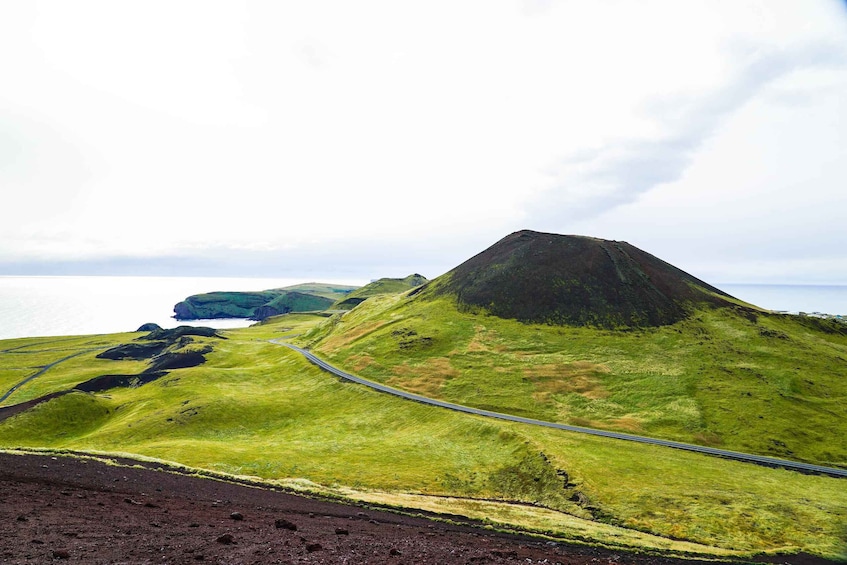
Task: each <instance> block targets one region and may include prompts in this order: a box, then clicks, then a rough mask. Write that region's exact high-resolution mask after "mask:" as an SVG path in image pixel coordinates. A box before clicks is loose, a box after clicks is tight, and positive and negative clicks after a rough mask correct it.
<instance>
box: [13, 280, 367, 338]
mask: <svg viewBox="0 0 847 565" xmlns="http://www.w3.org/2000/svg"><path fill="white" fill-rule="evenodd" d="M304 282H311V281H308V280H304V279H286V278H276V279H271V278H211V277H69V276H61V277H58V276H57V277H23V276H0V339H9V338H16V337H37V336H56V335H83V334H101V333H116V332H131V331H135V330H136V329H138V327H139V326H140V325H141V324H145V323H147V322H154V323H156V324H159V325H160V326H162V327H163V328H173V327H176V326H178V325H182V324H185V325H203V326H211V327H214V328H238V327H246V326H249V325H250V324H252V323H254V322H252V321H250V320H231V319H230V320H198V321H192V322H185V321H177V320H174V319H173V318H172V316H173V307H174V304H176V303H177V302H180V301H182V300H184V299H185V298H186V297H188V296H190V295H192V294H200V293H203V292H212V291H216V290H266V289H269V288H279V287H283V286H290V285H293V284H298V283H304ZM321 282H328V283H339V284H353V285H363V284H366V283H367V281H346V280H343V281H342V280H326V281H323V280H322V281H321Z"/></svg>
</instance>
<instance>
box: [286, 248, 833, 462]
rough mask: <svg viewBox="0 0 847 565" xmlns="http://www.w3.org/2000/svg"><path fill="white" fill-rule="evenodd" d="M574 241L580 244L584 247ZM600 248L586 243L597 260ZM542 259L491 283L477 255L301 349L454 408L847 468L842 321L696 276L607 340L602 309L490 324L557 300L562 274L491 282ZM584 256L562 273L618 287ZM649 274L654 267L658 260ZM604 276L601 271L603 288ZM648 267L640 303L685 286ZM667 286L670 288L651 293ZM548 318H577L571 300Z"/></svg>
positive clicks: (508, 259)
mask: <svg viewBox="0 0 847 565" xmlns="http://www.w3.org/2000/svg"><path fill="white" fill-rule="evenodd" d="M541 235H547V234H541ZM558 237H562V236H558ZM539 240H541V241H543V238H538V239H536V244H537V243H538V241H539ZM579 240H580V241H577V245H578V246H584V243H585V242H584V241H583V240H587V238H579ZM504 241H508V238H507V240H504ZM597 241H599V240H590V242H589V243H590V244H591V246H592V247H594V248H595V250H596V249H600V254H599V256H600V257H601V258H602V257H603V256H604V253H603V250H602V248H601V245H598V244H595V243H593V242H597ZM501 243H502V242H501ZM559 243H560V244H561V243H562V242H561V241H560V242H559ZM495 247H497V248H500V247H501V246H500V244H498V245H497V246H495ZM518 247H519V248H520V247H521V246H518ZM553 247H555V245H554V246H553ZM547 249H549V246H547V245H546V244H545V246H544V250H543V251H544V252H543V253H537V254H532V256H531V257H530V258H529V259H527V256H526V254H520V255H518V259H521V260H522V262H519V261H517V260H516V259H515V256H514V255H512V256H509V255H508V254H503V253H492V254H491V255H494V256H496V257H497V260H496V261H489V263H488V268H489V269H490V270H491V271H492V272H493V274H491V273H488V272H487V271H486V269H485V268H484V265H485V263H484V262H482V261H480V260H479V258H480V257H483V258H484V256H485V253H484V254H480V256H477V257H476V258H474V259H472V260H471V261H469V263H472V267H473V269H466V270H468V272H471V273H472V275H469V276H468V277H467V279H468V280H469V281H470V282H469V283H466V282H463V281H464V280H465V279H463V278H462V276H464V275H461V272H462V270H463V267H459V268H457V269H455V270H454V271H451V272H450V273H448V274H447V275H444V276H442V277H439V278H438V279H435V280H434V281H433V282H431V283H430V284H428V285H426V286H424V287H420V288H418V289H417V290H414V291H412V292H410V293H407V294H406V295H403V296H385V297H375V298H372V299H370V300H368V301H367V302H366V303H364V304H361V305H360V306H359V307H357V308H356V309H355V310H353V311H351V312H350V313H348V314H345V315H344V316H343V317H336V318H333V319H330V320H327V322H325V323H324V324H323V325H322V326H319V327H317V328H314V329H313V330H312V331H311V332H310V333H307V334H305V335H304V336H302V337H300V338H298V339H299V341H298V343H299V344H301V345H306V346H309V347H311V348H312V349H313V350H314V351H315V352H316V353H318V354H320V355H322V356H323V357H324V358H326V359H327V360H328V361H330V362H332V363H335V364H337V365H339V366H341V367H342V368H344V369H346V370H349V371H351V372H354V373H357V374H359V375H361V376H363V377H365V378H368V379H372V380H375V381H378V382H382V383H386V384H388V385H390V386H393V387H396V388H400V389H404V390H409V391H412V392H417V393H421V394H425V395H427V396H431V397H434V398H440V399H444V400H447V401H450V402H455V403H459V404H465V405H469V406H474V407H478V408H484V409H488V410H494V411H499V412H506V413H510V414H516V415H521V416H528V417H533V418H538V419H542V420H549V421H554V422H562V423H568V424H574V425H580V426H589V427H596V428H603V429H610V430H617V431H623V432H630V433H636V434H641V435H648V436H654V437H661V438H666V439H673V440H679V441H684V442H690V443H697V444H702V445H710V446H715V447H721V448H726V449H733V450H739V451H745V452H750V453H759V454H764V455H771V456H776V457H783V458H789V459H796V460H801V461H807V462H812V463H819V464H824V465H833V466H841V467H847V404H845V402H844V399H845V398H847V378H845V376H847V361H845V359H847V326H845V325H844V324H841V323H839V322H836V321H828V320H821V319H817V318H809V317H799V316H787V315H780V314H773V313H769V312H766V311H763V310H760V309H757V308H755V307H753V306H751V305H745V304H743V303H740V302H739V301H737V300H735V299H732V298H731V297H728V296H726V295H723V294H718V292H719V291H716V292H712V291H709V288H710V287H708V285H706V284H705V283H702V281H701V282H700V283H698V284H697V285H696V287H694V288H692V289H691V292H690V293H686V292H684V291H681V290H679V291H671V292H665V293H664V294H663V296H664V297H665V298H663V299H662V301H658V300H656V301H652V302H651V301H645V302H638V301H637V300H633V311H635V310H639V311H641V312H642V313H645V315H644V317H643V318H642V319H645V320H646V319H650V318H651V316H652V314H651V311H650V308H651V307H653V306H655V309H656V310H657V311H670V310H666V305H667V304H671V305H673V308H677V309H678V310H679V311H680V312H681V313H682V314H681V315H682V316H683V317H682V319H680V320H679V321H677V322H675V323H672V324H663V325H658V326H652V325H647V326H644V327H632V326H627V327H625V328H623V329H608V328H607V327H606V326H607V325H608V324H607V323H606V322H609V321H612V319H611V318H604V314H603V312H604V310H603V308H602V307H601V308H598V309H597V310H596V311H593V312H594V313H595V315H594V316H593V318H592V322H599V327H597V326H595V325H593V323H592V324H588V323H584V322H583V323H581V324H578V323H570V324H559V325H554V324H541V323H522V322H519V321H517V320H514V319H507V317H504V316H499V315H493V314H492V313H491V312H492V311H496V312H502V311H503V310H504V308H505V307H506V306H508V305H509V304H518V303H526V304H529V303H531V302H532V297H533V296H537V295H538V294H541V295H546V296H548V298H549V297H554V296H555V293H556V292H558V291H557V290H556V289H558V288H560V285H559V284H558V280H560V279H559V278H557V277H552V276H549V271H548V279H549V280H548V282H550V286H552V287H554V288H553V290H549V289H545V288H543V284H542V283H543V281H542V279H541V278H540V275H537V276H535V278H534V281H535V282H534V284H533V285H528V286H527V287H526V288H524V289H522V290H521V289H518V288H516V287H513V286H511V284H507V285H505V286H503V287H500V286H498V285H499V284H500V282H501V281H502V280H511V279H512V278H513V277H514V275H513V273H511V272H510V270H511V269H512V268H514V266H515V265H517V268H518V270H519V271H521V272H524V271H533V272H544V268H545V267H548V266H549V265H560V264H561V261H559V259H561V258H558V259H556V260H555V261H553V260H551V258H550V256H549V254H546V253H547V252H546V250H547ZM500 250H501V251H502V249H500ZM521 253H523V251H521ZM629 253H630V255H635V253H634V252H632V251H630V252H629ZM640 253H642V254H643V252H640ZM566 255H567V254H566ZM533 258H534V259H533ZM591 260H592V264H591V265H590V268H588V269H587V270H589V271H590V272H589V273H588V275H586V274H585V273H581V272H580V268H579V267H578V266H577V265H575V264H573V263H572V262H571V263H569V264H568V269H569V272H570V274H569V275H568V276H569V277H571V278H573V279H580V278H581V279H582V280H583V281H588V283H583V284H589V285H592V284H601V283H600V282H597V281H603V280H605V281H606V282H603V283H602V284H605V285H610V284H612V281H613V280H620V279H619V277H618V276H617V274H616V272H615V270H614V269H612V270H611V271H608V270H605V271H604V269H605V266H606V265H610V264H611V265H613V262H612V261H607V262H606V263H605V264H603V265H601V268H598V264H599V263H600V261H598V260H597V257H596V254H594V255H592V259H591ZM533 261H536V262H537V264H536V263H533ZM652 263H653V265H661V263H660V262H659V260H658V259H655V258H653V260H652ZM510 264H512V267H510V266H509V265H510ZM504 265H505V266H504ZM665 265H666V264H665ZM583 267H585V265H583ZM583 270H586V269H583ZM630 271H631V272H634V271H635V269H630ZM557 272H558V271H557ZM598 272H600V273H601V274H603V273H606V274H608V273H609V272H611V273H612V279H608V278H607V279H603V278H602V277H598V276H596V273H598ZM651 272H652V273H653V275H651V276H650V277H648V280H649V281H650V285H645V288H647V289H648V290H647V292H650V291H649V288H651V287H657V286H661V287H663V288H666V289H667V288H670V289H672V288H674V286H675V285H676V287H677V288H682V286H679V285H680V284H682V285H683V286H686V287H687V286H688V283H690V282H691V279H693V277H691V278H690V279H687V278H683V277H682V276H681V275H680V276H678V277H677V279H676V280H675V279H673V277H674V276H677V273H681V271H678V269H675V268H673V267H670V266H667V268H665V270H664V272H662V273H659V274H658V275H657V274H656V267H652V271H651ZM592 277H593V282H592ZM661 277H664V280H665V282H664V283H662V285H654V284H653V282H655V280H656V279H658V278H661ZM634 278H635V277H634V275H631V274H630V275H627V277H625V279H629V282H624V283H621V286H625V287H626V289H625V295H624V296H623V298H622V299H625V300H630V299H631V297H634V296H638V295H639V293H640V292H641V291H642V290H644V289H637V288H632V287H633V284H632V282H631V280H632V279H634ZM457 279H459V280H458V281H457ZM481 280H489V281H490V284H489V285H488V286H485V285H482V284H481V283H480V281H481ZM694 280H696V279H694ZM492 281H493V282H492ZM691 284H693V283H691ZM469 286H470V287H472V288H471V291H472V292H471V291H468V287H469ZM689 288H691V287H689ZM701 289H705V290H701ZM715 290H716V289H715ZM482 291H484V293H485V294H486V295H487V296H489V304H490V307H489V308H482V307H470V306H469V303H468V302H467V296H468V294H469V293H471V294H473V293H475V292H482ZM568 292H569V291H568ZM614 292H615V291H614V289H612V290H611V291H606V294H607V295H609V296H612V295H614ZM545 293H546V294H545ZM568 296H572V295H571V294H568ZM557 307H558V306H556V305H555V304H554V305H553V306H552V307H551V308H552V309H555V308H557ZM558 308H559V311H560V312H567V311H578V309H577V308H575V307H574V306H573V305H572V304H564V305H562V306H561V307H558ZM673 308H671V309H673ZM523 311H526V310H523ZM581 311H584V310H581ZM657 315H658V314H657Z"/></svg>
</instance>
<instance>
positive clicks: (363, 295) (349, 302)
mask: <svg viewBox="0 0 847 565" xmlns="http://www.w3.org/2000/svg"><path fill="white" fill-rule="evenodd" d="M428 282H429V279H427V278H426V277H425V276H423V275H419V274H417V273H415V274H413V275H409V276H408V277H406V278H403V279H390V278H382V279H379V280H375V281H373V282H371V283H369V284H366V285H365V286H363V287H362V288H359V289H356V290H354V291H353V292H351V293H350V294H348V295H347V296H346V297H345V298H343V299H341V300H339V301H338V302H336V303H335V304H333V306H332V308H333V309H336V310H350V309H352V308H355V307H356V306H358V305H359V304H361V303H362V302H364V301H365V300H367V299H368V298H370V297H371V296H378V295H380V294H399V293H401V292H406V291H407V290H411V289H413V288H415V287H418V286H421V285H423V284H426V283H428Z"/></svg>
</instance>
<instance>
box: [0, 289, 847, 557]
mask: <svg viewBox="0 0 847 565" xmlns="http://www.w3.org/2000/svg"><path fill="white" fill-rule="evenodd" d="M386 298H387V297H386ZM386 298H378V299H376V300H386ZM370 303H371V301H370V300H369V301H368V304H370ZM383 306H385V304H383ZM363 307H364V305H363ZM358 311H359V308H357V309H356V310H354V311H353V313H356V312H358ZM353 313H351V314H349V315H350V316H352V315H353ZM319 322H320V319H319V318H316V317H315V318H309V317H307V316H305V315H297V316H290V317H289V316H283V317H280V318H278V319H276V320H275V321H274V322H272V323H266V324H263V325H260V326H255V327H252V328H247V329H243V330H237V331H229V332H226V337H228V339H226V340H215V342H214V350H213V351H212V352H211V353H209V354H208V361H207V362H206V363H205V364H204V365H201V366H198V367H193V368H186V369H178V370H174V371H172V372H171V373H170V374H169V375H168V376H167V377H164V378H162V379H160V380H158V381H155V382H152V383H149V384H146V385H144V386H140V387H137V388H120V389H114V390H110V391H104V392H102V393H96V394H86V393H71V394H67V395H65V396H62V397H60V398H57V399H55V400H52V401H49V402H46V403H44V404H41V405H39V406H37V407H36V408H34V409H32V410H30V411H27V412H25V413H23V414H19V415H17V416H15V417H13V418H10V419H8V420H6V421H4V422H2V423H0V446H2V447H6V448H12V447H27V448H52V449H74V450H86V451H97V452H106V453H131V454H136V455H141V456H147V457H153V458H158V459H162V460H168V461H176V462H179V463H182V464H185V465H190V466H193V467H197V468H202V469H208V470H211V471H216V472H222V473H230V474H236V475H243V476H252V477H257V478H260V479H263V480H268V481H271V482H272V483H274V484H282V485H288V486H290V487H294V488H307V489H312V490H316V491H319V492H324V493H327V494H334V495H341V496H347V497H353V498H355V499H360V500H368V501H372V502H378V503H387V504H399V505H403V506H406V507H411V508H422V509H427V510H434V511H438V512H445V513H452V514H463V515H467V516H471V517H475V518H479V519H485V520H487V521H489V523H492V524H499V525H512V526H519V527H525V528H530V529H532V530H534V531H539V532H546V533H547V534H548V535H551V536H553V537H554V538H556V539H570V540H580V541H585V542H594V543H604V544H607V545H610V546H612V547H621V548H625V547H642V548H654V549H666V550H674V551H687V552H695V553H698V554H701V555H702V554H707V555H732V554H734V553H737V552H740V553H744V554H750V553H756V552H761V551H770V552H775V551H782V552H795V551H805V552H810V553H814V554H817V555H823V556H828V557H838V556H844V555H845V553H844V552H845V547H844V544H843V540H844V539H845V538H844V534H845V532H847V489H845V488H844V481H843V480H839V479H831V478H825V477H814V476H805V475H801V474H798V473H792V472H788V471H783V470H777V469H766V468H761V467H756V466H753V465H747V464H741V463H734V462H729V461H724V460H721V459H716V458H709V457H704V456H700V455H696V454H691V453H684V452H679V451H676V450H672V449H665V448H659V447H656V446H644V445H636V444H630V443H628V442H620V441H614V440H608V439H603V438H595V437H584V436H581V435H576V434H571V433H567V432H561V431H556V430H546V429H537V428H533V427H531V426H526V425H521V424H516V423H509V422H501V421H496V420H487V419H483V418H478V417H473V416H470V415H466V414H458V413H453V412H450V411H446V410H442V409H439V408H436V407H432V406H424V405H421V404H417V403H414V402H409V401H404V400H401V399H397V398H393V397H390V396H387V395H384V394H380V393H377V392H375V391H372V390H369V389H366V388H363V387H359V386H356V385H353V384H349V383H345V382H342V381H339V380H338V379H336V378H334V377H332V376H330V375H328V374H326V373H324V372H322V371H320V370H318V369H317V368H315V367H314V366H312V365H310V364H309V363H307V362H306V361H305V360H304V359H303V358H302V357H300V356H299V355H298V354H296V353H294V352H292V351H289V350H288V349H286V348H283V347H280V346H277V345H274V344H272V343H269V342H268V341H267V340H268V339H271V338H274V337H281V336H285V335H291V334H296V333H301V332H302V331H303V329H304V328H307V327H309V326H314V325H315V324H316V323H319ZM128 337H129V338H130V339H132V338H134V337H138V334H135V335H132V334H131V335H129V336H114V337H111V336H102V337H97V338H86V339H79V338H75V339H74V340H69V341H68V342H58V341H50V340H46V339H45V340H39V339H34V340H18V341H16V342H13V343H9V342H5V343H0V351H2V353H0V367H2V368H3V369H5V370H11V369H14V368H18V369H23V368H25V366H26V365H27V364H28V363H27V362H26V361H23V360H22V359H26V358H29V359H31V360H32V362H35V363H39V364H42V363H46V362H51V361H52V360H56V359H59V358H61V357H62V356H66V355H67V354H68V353H69V352H72V351H74V350H76V351H80V350H85V349H88V348H92V347H96V348H98V351H100V350H103V349H105V348H107V347H112V346H114V345H116V344H118V343H125V342H126V341H127V338H128ZM13 348H19V349H17V350H18V351H19V352H21V351H26V352H27V353H13V352H11V351H6V350H8V349H13ZM60 348H61V349H62V351H59V350H58V349H60ZM96 354H97V351H91V352H88V353H85V354H84V355H81V356H80V357H79V358H74V360H73V361H67V362H66V363H61V364H59V365H56V366H55V367H54V368H52V369H51V370H49V371H48V372H47V373H45V374H44V375H43V376H42V377H39V378H38V379H35V380H34V381H32V382H31V383H30V385H27V387H28V386H33V387H35V386H38V387H40V390H39V391H38V392H37V393H35V392H34V393H33V394H41V393H45V392H49V391H50V390H51V389H52V390H58V389H59V388H67V386H68V384H69V383H72V382H76V381H77V380H78V379H80V377H81V376H82V375H81V371H82V372H84V373H85V375H86V376H87V375H91V374H93V373H96V372H97V371H101V370H103V369H106V370H110V369H112V368H113V366H114V364H121V363H126V365H125V366H124V369H125V370H127V371H130V370H138V369H139V368H140V367H143V364H140V363H139V362H124V361H109V360H99V359H97V358H96V357H95V355H96ZM22 355H23V357H21V356H22ZM42 378H44V379H47V380H45V381H43V382H39V381H40V379H42ZM27 387H23V388H22V389H21V391H20V393H21V395H22V396H21V398H23V397H26V396H27V395H26V394H24V393H25V391H26V389H27ZM10 401H15V399H14V398H10Z"/></svg>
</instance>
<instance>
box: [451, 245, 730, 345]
mask: <svg viewBox="0 0 847 565" xmlns="http://www.w3.org/2000/svg"><path fill="white" fill-rule="evenodd" d="M439 281H440V284H439V285H438V291H439V293H440V294H445V295H451V296H455V297H456V300H457V303H458V304H459V305H460V306H462V307H463V308H465V309H471V310H473V309H484V310H485V311H487V312H489V313H491V314H494V315H496V316H500V317H503V318H512V319H516V320H520V321H522V322H537V323H550V324H566V325H577V326H586V325H587V326H594V327H602V328H620V327H650V326H662V325H666V324H672V323H675V322H678V321H680V320H682V319H684V318H685V317H686V316H687V314H688V312H689V311H690V310H691V307H692V305H693V304H697V303H704V302H705V303H713V304H717V305H725V304H727V303H728V301H732V300H734V299H732V297H730V296H728V295H726V294H725V293H723V292H722V291H720V290H718V289H717V288H714V287H712V286H710V285H708V284H706V283H705V282H703V281H701V280H699V279H696V278H695V277H693V276H691V275H689V274H688V273H685V272H683V271H681V270H680V269H678V268H676V267H674V266H673V265H670V264H668V263H666V262H664V261H662V260H661V259H658V258H656V257H654V256H653V255H650V254H649V253H645V252H644V251H642V250H640V249H638V248H637V247H634V246H632V245H630V244H628V243H626V242H622V241H607V240H603V239H597V238H593V237H583V236H567V235H558V234H550V233H539V232H534V231H529V230H524V231H520V232H516V233H513V234H511V235H509V236H507V237H505V238H503V239H502V240H500V241H498V242H497V243H495V244H494V245H492V246H491V247H489V248H488V249H486V250H485V251H483V252H482V253H480V254H478V255H476V256H474V257H472V258H471V259H468V260H467V261H465V262H464V263H462V264H461V265H459V266H458V267H456V268H455V269H453V270H452V271H450V272H449V273H448V274H447V275H445V276H443V277H439Z"/></svg>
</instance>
